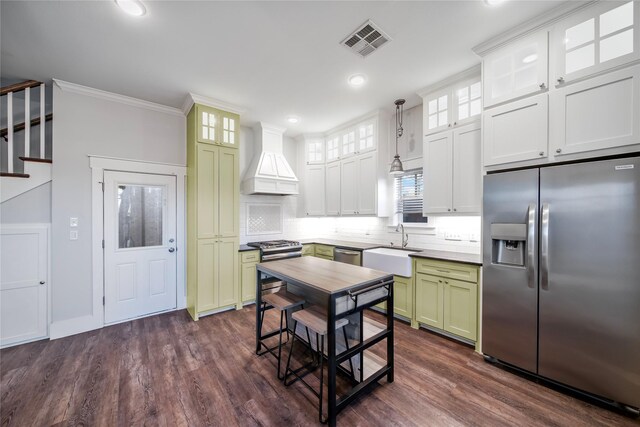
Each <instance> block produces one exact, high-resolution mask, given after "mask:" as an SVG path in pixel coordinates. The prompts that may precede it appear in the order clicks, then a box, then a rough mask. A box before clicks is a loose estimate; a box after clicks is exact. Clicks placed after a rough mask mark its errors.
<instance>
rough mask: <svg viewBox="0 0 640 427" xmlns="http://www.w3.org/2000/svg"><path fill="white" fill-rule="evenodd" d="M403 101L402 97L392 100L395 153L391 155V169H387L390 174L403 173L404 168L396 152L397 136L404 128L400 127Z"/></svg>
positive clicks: (399, 135)
mask: <svg viewBox="0 0 640 427" xmlns="http://www.w3.org/2000/svg"><path fill="white" fill-rule="evenodd" d="M404 103H405V100H404V99H396V101H395V102H394V104H396V155H395V156H393V161H392V162H391V169H389V173H390V174H391V175H400V174H402V173H404V168H403V167H402V162H401V161H400V155H399V154H398V138H400V137H401V136H402V134H403V133H404V129H402V112H403V107H402V106H403V105H404Z"/></svg>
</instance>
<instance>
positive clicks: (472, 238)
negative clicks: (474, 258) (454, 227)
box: [469, 233, 480, 242]
mask: <svg viewBox="0 0 640 427" xmlns="http://www.w3.org/2000/svg"><path fill="white" fill-rule="evenodd" d="M469 241H470V242H479V241H480V234H479V233H471V234H469Z"/></svg>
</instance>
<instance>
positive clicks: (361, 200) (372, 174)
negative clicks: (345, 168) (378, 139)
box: [357, 153, 378, 215]
mask: <svg viewBox="0 0 640 427" xmlns="http://www.w3.org/2000/svg"><path fill="white" fill-rule="evenodd" d="M357 159H358V210H357V213H358V215H374V214H376V213H377V206H378V199H377V196H378V182H377V181H378V162H377V156H376V153H366V154H362V155H360V156H358V157H357Z"/></svg>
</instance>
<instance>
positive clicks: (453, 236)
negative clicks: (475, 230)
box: [444, 231, 462, 240]
mask: <svg viewBox="0 0 640 427" xmlns="http://www.w3.org/2000/svg"><path fill="white" fill-rule="evenodd" d="M444 239H445V240H462V235H461V234H460V233H456V232H453V231H445V232H444Z"/></svg>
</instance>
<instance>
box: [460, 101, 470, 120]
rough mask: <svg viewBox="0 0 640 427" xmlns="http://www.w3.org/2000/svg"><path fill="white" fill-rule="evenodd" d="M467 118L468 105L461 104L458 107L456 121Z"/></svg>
mask: <svg viewBox="0 0 640 427" xmlns="http://www.w3.org/2000/svg"><path fill="white" fill-rule="evenodd" d="M467 117H469V104H462V105H460V107H458V120H464V119H466V118H467Z"/></svg>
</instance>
